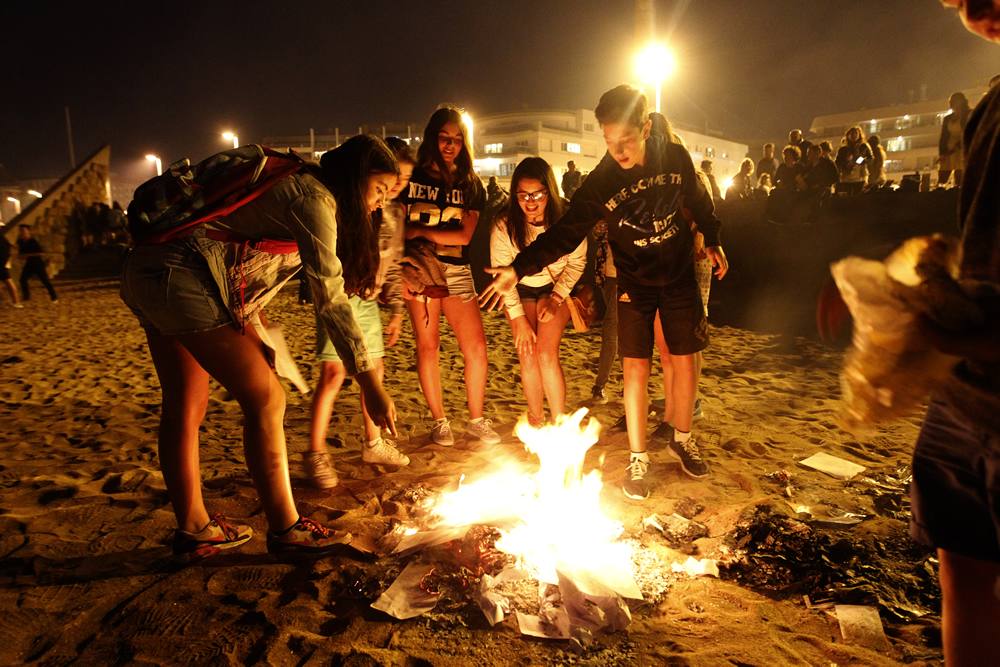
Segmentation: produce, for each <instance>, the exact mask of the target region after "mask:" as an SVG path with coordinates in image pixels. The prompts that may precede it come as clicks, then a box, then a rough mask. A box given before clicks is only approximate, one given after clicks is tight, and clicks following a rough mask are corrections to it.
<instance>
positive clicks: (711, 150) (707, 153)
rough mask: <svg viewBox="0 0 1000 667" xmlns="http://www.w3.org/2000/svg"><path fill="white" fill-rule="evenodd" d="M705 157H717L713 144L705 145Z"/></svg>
mask: <svg viewBox="0 0 1000 667" xmlns="http://www.w3.org/2000/svg"><path fill="white" fill-rule="evenodd" d="M705 157H715V148H713V147H712V146H705Z"/></svg>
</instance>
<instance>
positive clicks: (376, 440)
mask: <svg viewBox="0 0 1000 667" xmlns="http://www.w3.org/2000/svg"><path fill="white" fill-rule="evenodd" d="M381 441H382V436H379V437H377V438H375V439H374V440H369V441H368V444H367V445H365V446H366V447H374V446H375V445H377V444H378V443H379V442H381Z"/></svg>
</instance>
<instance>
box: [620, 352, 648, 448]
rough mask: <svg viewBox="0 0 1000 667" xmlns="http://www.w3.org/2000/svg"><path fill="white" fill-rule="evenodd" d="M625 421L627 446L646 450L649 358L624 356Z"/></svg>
mask: <svg viewBox="0 0 1000 667" xmlns="http://www.w3.org/2000/svg"><path fill="white" fill-rule="evenodd" d="M622 368H623V370H624V374H625V392H624V394H625V396H624V398H625V423H626V424H628V447H629V449H630V450H631V451H633V452H637V453H638V452H644V451H646V415H647V413H648V411H649V394H648V393H647V391H646V384H647V383H648V382H649V359H636V358H634V357H624V358H623V359H622Z"/></svg>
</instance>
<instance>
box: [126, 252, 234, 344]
mask: <svg viewBox="0 0 1000 667" xmlns="http://www.w3.org/2000/svg"><path fill="white" fill-rule="evenodd" d="M121 297H122V301H124V302H125V305H126V306H128V307H129V309H130V310H131V311H132V312H133V313H134V314H135V316H136V317H137V318H139V323H140V324H141V325H142V327H143V328H144V329H148V330H151V331H155V332H158V333H161V334H164V335H168V336H177V335H181V334H190V333H198V332H201V331H210V330H212V329H218V328H219V327H222V326H226V325H227V324H233V318H232V316H231V315H230V313H229V310H228V309H227V308H226V304H225V302H224V301H223V300H222V295H221V293H220V292H219V286H218V284H217V283H216V282H215V279H214V278H213V277H212V273H211V271H209V268H208V263H207V262H206V261H205V258H204V257H203V256H202V254H201V253H200V252H198V249H197V247H196V246H195V245H194V243H193V242H192V240H191V239H179V240H176V241H170V242H168V243H162V244H156V245H140V246H138V247H136V248H134V249H133V250H132V251H131V252H130V253H129V255H128V257H126V258H125V265H124V267H123V268H122V283H121Z"/></svg>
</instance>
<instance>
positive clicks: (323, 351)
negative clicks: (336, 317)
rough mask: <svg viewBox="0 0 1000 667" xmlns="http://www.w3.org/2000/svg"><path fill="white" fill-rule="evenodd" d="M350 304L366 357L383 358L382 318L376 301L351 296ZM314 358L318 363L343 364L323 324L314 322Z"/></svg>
mask: <svg viewBox="0 0 1000 667" xmlns="http://www.w3.org/2000/svg"><path fill="white" fill-rule="evenodd" d="M348 301H350V303H351V310H353V311H354V319H355V321H357V323H358V326H359V327H360V328H361V335H362V337H363V338H364V340H365V347H366V348H368V357H369V358H371V359H381V358H382V357H384V356H385V343H383V342H382V316H381V314H379V312H378V301H375V300H367V299H362V298H361V297H360V296H352V297H350V298H349V299H348ZM316 358H317V359H318V360H320V361H333V362H336V363H340V364H342V363H344V362H343V361H341V359H340V355H338V354H337V350H336V348H334V347H333V341H331V340H330V336H329V335H327V333H326V327H324V326H323V323H322V322H320V321H318V320H317V322H316Z"/></svg>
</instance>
